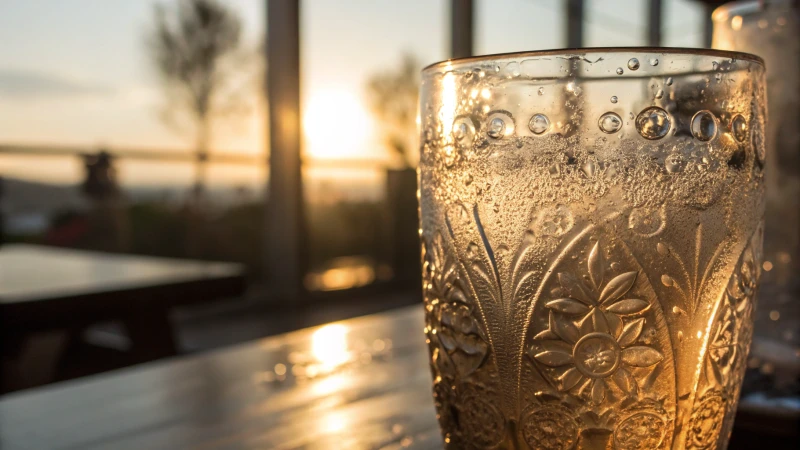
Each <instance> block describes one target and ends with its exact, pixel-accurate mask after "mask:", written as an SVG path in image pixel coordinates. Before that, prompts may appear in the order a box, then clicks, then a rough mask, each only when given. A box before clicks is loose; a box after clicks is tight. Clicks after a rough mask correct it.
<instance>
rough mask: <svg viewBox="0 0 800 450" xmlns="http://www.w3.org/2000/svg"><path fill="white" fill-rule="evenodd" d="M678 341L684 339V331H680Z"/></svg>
mask: <svg viewBox="0 0 800 450" xmlns="http://www.w3.org/2000/svg"><path fill="white" fill-rule="evenodd" d="M678 341H683V331H678Z"/></svg>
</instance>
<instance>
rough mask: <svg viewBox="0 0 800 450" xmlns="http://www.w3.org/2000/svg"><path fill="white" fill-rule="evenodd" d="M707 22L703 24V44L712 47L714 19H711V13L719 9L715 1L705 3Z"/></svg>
mask: <svg viewBox="0 0 800 450" xmlns="http://www.w3.org/2000/svg"><path fill="white" fill-rule="evenodd" d="M704 6H705V17H706V19H705V22H704V26H703V46H704V47H706V48H711V40H712V38H713V37H714V21H713V20H711V13H713V12H714V10H715V9H717V6H719V5H715V4H713V3H705V5H704Z"/></svg>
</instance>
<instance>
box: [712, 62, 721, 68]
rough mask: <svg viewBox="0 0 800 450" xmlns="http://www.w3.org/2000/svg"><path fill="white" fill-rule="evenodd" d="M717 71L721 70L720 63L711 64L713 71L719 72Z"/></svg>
mask: <svg viewBox="0 0 800 450" xmlns="http://www.w3.org/2000/svg"><path fill="white" fill-rule="evenodd" d="M717 69H719V63H718V62H716V61H712V62H711V70H717Z"/></svg>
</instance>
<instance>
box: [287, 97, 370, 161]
mask: <svg viewBox="0 0 800 450" xmlns="http://www.w3.org/2000/svg"><path fill="white" fill-rule="evenodd" d="M303 130H304V132H305V137H306V144H307V145H306V154H307V155H309V156H311V157H312V158H357V157H369V156H374V155H372V154H371V153H373V151H372V150H373V149H372V148H371V147H370V145H369V144H371V143H372V137H373V121H372V117H371V116H370V115H369V113H368V112H367V110H366V109H365V108H364V105H363V103H362V102H361V100H360V98H358V96H356V95H355V94H353V93H352V92H348V91H345V90H331V91H319V92H314V93H312V94H311V96H310V98H309V99H308V101H307V103H306V110H305V114H304V115H303Z"/></svg>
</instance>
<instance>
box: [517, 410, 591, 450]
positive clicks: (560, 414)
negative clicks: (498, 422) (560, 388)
mask: <svg viewBox="0 0 800 450" xmlns="http://www.w3.org/2000/svg"><path fill="white" fill-rule="evenodd" d="M521 427H522V437H523V439H525V442H527V443H528V445H530V446H531V448H535V449H541V450H569V449H571V448H573V447H574V446H575V443H576V442H577V441H578V433H579V432H580V428H579V427H578V424H577V423H576V422H575V419H574V418H573V416H572V414H571V413H570V411H569V410H568V409H566V408H564V407H560V406H541V407H539V408H536V409H534V410H532V411H530V412H529V413H528V414H526V415H525V417H524V418H523V420H522V425H521Z"/></svg>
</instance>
